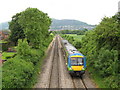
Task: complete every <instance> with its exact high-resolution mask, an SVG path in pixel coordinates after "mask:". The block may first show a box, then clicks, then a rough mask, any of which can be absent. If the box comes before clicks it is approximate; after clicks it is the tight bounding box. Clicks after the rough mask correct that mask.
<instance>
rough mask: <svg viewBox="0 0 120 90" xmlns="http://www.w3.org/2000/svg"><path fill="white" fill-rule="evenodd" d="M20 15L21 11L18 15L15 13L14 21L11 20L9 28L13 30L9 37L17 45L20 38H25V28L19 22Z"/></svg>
mask: <svg viewBox="0 0 120 90" xmlns="http://www.w3.org/2000/svg"><path fill="white" fill-rule="evenodd" d="M20 15H21V13H17V14H16V15H14V16H13V17H12V21H11V22H9V29H10V30H11V34H10V37H9V39H10V41H12V42H13V43H14V44H15V45H16V44H17V41H18V39H24V38H25V34H24V31H23V28H22V27H21V25H20V24H19V23H18V20H19V16H20Z"/></svg>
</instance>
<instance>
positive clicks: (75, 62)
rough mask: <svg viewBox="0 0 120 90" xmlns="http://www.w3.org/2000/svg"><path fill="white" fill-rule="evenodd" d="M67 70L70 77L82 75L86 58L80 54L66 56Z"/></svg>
mask: <svg viewBox="0 0 120 90" xmlns="http://www.w3.org/2000/svg"><path fill="white" fill-rule="evenodd" d="M67 68H68V71H69V73H70V74H71V75H74V74H76V75H80V76H81V75H83V74H84V73H85V69H86V58H85V57H84V55H82V54H81V53H73V54H70V55H69V56H68V61H67Z"/></svg>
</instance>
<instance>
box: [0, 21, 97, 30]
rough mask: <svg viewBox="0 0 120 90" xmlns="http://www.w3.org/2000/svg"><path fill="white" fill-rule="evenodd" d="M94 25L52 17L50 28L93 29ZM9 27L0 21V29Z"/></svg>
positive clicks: (6, 23)
mask: <svg viewBox="0 0 120 90" xmlns="http://www.w3.org/2000/svg"><path fill="white" fill-rule="evenodd" d="M94 27H95V25H89V24H87V23H85V22H81V21H78V20H71V19H63V20H58V19H52V24H51V26H50V30H51V31H53V30H83V29H85V28H86V29H89V30H90V29H93V28H94ZM8 28H9V24H8V22H3V23H0V30H7V29H8Z"/></svg>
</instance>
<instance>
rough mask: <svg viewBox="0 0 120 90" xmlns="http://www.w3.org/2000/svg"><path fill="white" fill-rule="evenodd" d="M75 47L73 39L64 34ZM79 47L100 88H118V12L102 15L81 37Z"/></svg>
mask: <svg viewBox="0 0 120 90" xmlns="http://www.w3.org/2000/svg"><path fill="white" fill-rule="evenodd" d="M64 38H66V39H68V40H69V42H71V43H72V44H73V45H74V46H75V47H76V45H75V44H74V42H75V39H74V40H73V37H70V36H69V37H68V36H65V35H64ZM78 46H79V47H76V48H77V49H79V50H80V51H81V52H82V53H83V54H84V55H85V56H86V57H87V66H88V70H89V72H91V73H92V76H94V79H95V81H96V82H97V84H98V85H99V87H100V88H120V70H119V68H120V65H119V64H120V14H116V15H114V16H113V17H110V18H109V17H104V18H103V20H102V21H101V23H100V24H99V25H97V26H96V28H95V29H93V30H89V31H88V32H87V33H86V34H85V36H84V37H83V38H82V40H81V42H80V44H78Z"/></svg>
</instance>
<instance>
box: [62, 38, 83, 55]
mask: <svg viewBox="0 0 120 90" xmlns="http://www.w3.org/2000/svg"><path fill="white" fill-rule="evenodd" d="M62 42H63V44H64V46H65V48H66V50H67V51H68V54H69V55H72V54H74V55H75V54H78V55H81V56H83V55H82V54H81V53H80V52H79V51H78V50H77V49H76V48H75V47H74V46H73V45H72V44H70V43H69V42H68V41H67V40H62Z"/></svg>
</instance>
